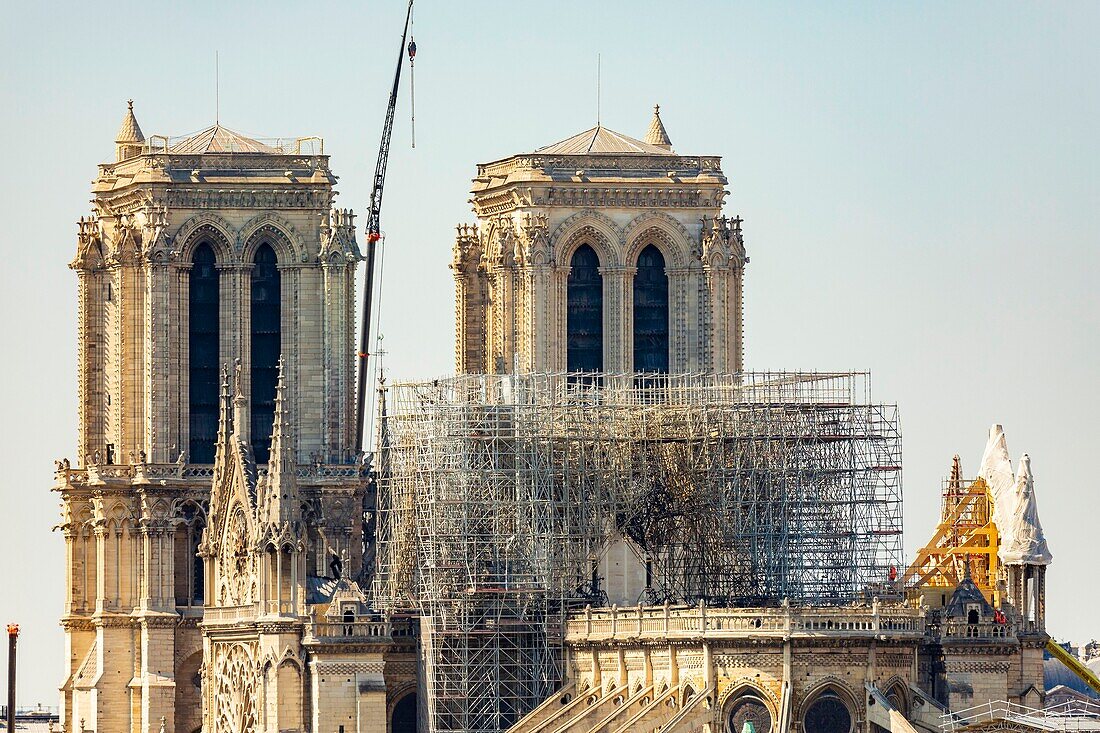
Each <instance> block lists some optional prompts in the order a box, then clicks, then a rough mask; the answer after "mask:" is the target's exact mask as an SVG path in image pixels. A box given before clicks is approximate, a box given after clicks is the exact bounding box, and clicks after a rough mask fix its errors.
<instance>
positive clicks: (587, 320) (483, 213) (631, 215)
mask: <svg viewBox="0 0 1100 733" xmlns="http://www.w3.org/2000/svg"><path fill="white" fill-rule="evenodd" d="M726 183H727V181H726V177H725V175H724V174H723V173H722V169H721V159H720V158H719V157H717V156H699V155H679V154H677V153H675V152H674V151H673V150H672V142H671V140H670V139H669V136H668V133H667V131H666V130H665V127H664V124H663V123H662V121H661V117H660V110H659V108H656V109H655V110H654V113H653V119H652V121H651V123H650V126H649V131H648V133H647V135H646V139H645V140H644V141H642V140H636V139H634V138H631V137H628V136H626V135H623V134H621V133H618V132H614V131H612V130H609V129H607V128H605V127H602V126H596V127H594V128H592V129H590V130H586V131H584V132H581V133H579V134H577V135H574V136H572V137H570V138H567V139H565V140H562V141H561V142H558V143H555V144H553V145H549V146H546V147H543V148H540V149H538V150H536V151H535V152H533V153H524V154H520V155H513V156H511V157H509V158H505V159H503V160H499V161H496V162H493V163H485V164H482V165H479V166H478V171H477V178H476V179H474V187H473V199H472V202H473V205H474V212H475V214H476V215H477V220H478V221H477V224H476V225H474V226H467V225H461V226H459V227H458V237H457V241H456V243H455V246H454V258H453V261H452V264H451V268H452V270H453V272H454V277H455V297H456V314H455V315H456V326H457V328H456V343H455V361H456V368H457V370H458V371H459V372H467V373H482V372H495V373H499V372H513V371H515V372H547V371H571V372H572V371H598V372H619V373H621V372H691V371H714V372H739V371H741V369H742V282H743V277H744V268H745V264H746V263H747V262H748V258H747V257H746V256H745V249H744V242H743V239H742V236H741V220H740V219H737V218H735V219H732V220H731V219H727V218H725V217H724V216H722V204H723V201H724V200H725V197H726V195H727V193H728V191H726V189H725V186H726Z"/></svg>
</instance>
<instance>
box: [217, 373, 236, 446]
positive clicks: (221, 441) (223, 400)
mask: <svg viewBox="0 0 1100 733" xmlns="http://www.w3.org/2000/svg"><path fill="white" fill-rule="evenodd" d="M232 434H233V397H232V395H231V393H230V391H229V366H228V365H225V364H223V365H222V386H221V394H220V397H219V399H218V444H217V446H216V448H215V449H216V457H217V458H222V454H223V453H225V451H227V450H228V448H229V436H231V435H232ZM226 457H228V456H226ZM217 462H218V461H215V463H217Z"/></svg>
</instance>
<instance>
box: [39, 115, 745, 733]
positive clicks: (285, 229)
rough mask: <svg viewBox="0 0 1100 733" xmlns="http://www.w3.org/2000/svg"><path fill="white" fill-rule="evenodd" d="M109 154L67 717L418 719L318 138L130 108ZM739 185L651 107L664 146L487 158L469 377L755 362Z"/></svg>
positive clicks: (165, 721)
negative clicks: (389, 593)
mask: <svg viewBox="0 0 1100 733" xmlns="http://www.w3.org/2000/svg"><path fill="white" fill-rule="evenodd" d="M115 157H116V160H115V161H114V162H111V163H105V164H102V165H100V166H99V171H98V175H97V177H96V179H95V181H94V184H93V200H92V206H93V210H92V213H91V216H90V217H87V218H84V219H81V221H80V222H79V225H78V243H77V251H76V257H75V259H74V260H73V261H72V264H71V267H72V269H73V270H75V272H76V275H77V286H78V293H79V296H78V302H79V333H78V380H79V404H78V409H79V421H78V422H79V436H78V445H77V456H76V460H75V461H70V460H68V459H66V460H63V461H58V464H57V473H56V477H55V490H56V491H58V492H59V493H60V495H61V498H62V507H63V521H62V524H61V528H62V530H63V532H64V536H65V542H66V553H67V555H66V565H67V582H66V590H67V595H66V601H65V613H64V616H63V618H62V624H63V626H64V628H65V631H66V641H67V644H66V655H67V662H68V663H67V671H66V678H65V680H64V683H63V685H62V705H63V708H62V720H63V723H64V726H65V730H66V731H70V732H76V731H78V732H79V733H86V732H89V731H94V732H96V733H113V732H115V731H141V732H142V733H155V732H156V731H160V730H163V731H165V733H194V732H195V731H198V730H200V729H202V730H206V731H208V732H211V731H212V732H214V733H217V732H218V731H223V730H224V731H229V730H232V731H234V733H246V732H247V733H252V732H253V731H271V732H273V733H274V732H275V731H287V730H297V731H304V730H315V731H319V730H321V729H322V728H323V729H324V730H333V731H335V730H337V729H340V730H344V729H345V726H352V722H349V721H352V719H353V718H355V717H356V716H360V717H364V719H369V721H370V723H371V725H373V726H377V724H378V723H379V721H382V720H386V721H387V722H386V726H387V729H389V730H391V731H394V733H397V731H399V730H406V729H409V728H408V727H407V725H408V720H409V717H408V716H409V713H408V711H409V710H410V709H411V710H415V696H414V691H415V689H416V665H415V661H414V659H415V656H414V653H413V650H414V647H408V649H405V648H404V647H400V644H399V643H398V641H395V640H394V639H392V638H390V637H385V638H375V637H372V638H370V639H359V640H358V641H356V639H357V637H356V634H358V633H360V632H362V633H367V632H366V631H363V629H367V630H372V629H375V627H374V626H370V625H366V626H358V625H356V624H357V623H358V622H357V621H355V619H358V618H360V617H359V616H358V615H357V614H360V613H371V602H370V597H369V588H370V585H369V582H370V577H371V567H372V560H371V558H372V555H373V548H372V533H373V531H374V530H373V506H372V498H371V488H370V487H371V481H370V476H369V475H368V472H367V468H366V465H367V463H366V462H365V461H364V460H363V458H362V456H361V455H360V446H358V445H356V444H355V435H356V430H355V427H356V426H355V424H354V421H355V415H356V409H355V408H356V405H355V394H354V385H355V381H356V380H355V377H356V372H355V370H356V367H357V363H358V361H359V359H358V357H357V353H356V301H357V298H356V287H355V275H356V267H357V264H358V262H359V261H360V259H361V255H360V251H359V249H358V247H357V244H356V239H355V231H354V226H355V225H354V217H353V215H352V214H351V213H350V212H348V211H347V210H340V209H335V208H333V204H334V198H335V195H336V192H335V190H334V184H335V182H336V176H335V175H333V173H332V171H331V170H330V168H329V160H328V156H326V155H325V154H324V149H323V142H322V141H321V140H319V139H317V138H299V139H290V140H256V139H252V138H248V137H245V136H243V135H240V134H238V133H235V132H233V131H231V130H228V129H226V128H224V127H221V126H220V125H214V126H212V127H210V128H208V129H206V130H203V131H201V132H199V133H196V134H194V135H191V136H188V137H185V138H181V139H169V138H165V137H160V136H152V137H150V138H148V139H147V138H146V137H145V136H144V134H143V133H142V131H141V128H140V126H139V125H138V122H137V119H136V118H135V116H134V113H133V108H132V105H131V108H130V109H129V110H128V112H127V113H126V115H125V117H124V119H123V124H122V127H121V129H120V130H119V133H118V136H117V139H116V156H115ZM726 183H727V181H726V178H725V176H724V175H723V173H722V171H721V168H720V159H719V158H717V157H707V156H685V155H679V154H677V153H675V152H673V150H672V145H671V142H670V140H669V138H668V135H667V134H666V132H665V128H664V126H663V124H662V123H661V119H660V116H659V114H658V112H657V111H656V110H655V112H654V116H653V120H652V122H651V125H650V128H649V132H648V134H647V135H646V139H645V140H644V141H642V140H637V139H634V138H631V137H627V136H625V135H622V134H619V133H616V132H613V131H611V130H608V129H606V128H604V127H601V126H597V127H596V128H593V129H591V130H587V131H585V132H582V133H580V134H578V135H575V136H573V137H571V138H568V139H566V140H563V141H561V142H559V143H557V144H554V145H550V146H548V147H544V148H541V149H538V150H536V151H535V152H533V153H529V154H524V155H516V156H512V157H510V158H506V159H503V160H500V161H497V162H493V163H488V164H484V165H480V166H478V172H477V178H476V179H475V181H474V190H473V196H474V197H473V204H474V209H475V212H476V215H477V218H478V224H477V225H476V226H461V227H459V231H458V238H457V242H456V244H455V246H454V253H453V260H452V263H451V267H452V269H453V272H454V277H455V283H456V314H455V315H456V321H457V323H456V334H457V338H456V366H457V369H458V370H459V371H462V372H509V371H521V372H530V371H540V372H549V371H566V370H568V371H574V372H648V373H660V372H691V371H714V372H735V371H740V370H741V368H742V346H741V330H742V304H741V303H742V277H743V272H744V266H745V263H746V262H747V258H746V257H745V251H744V247H743V242H742V238H741V229H740V220H739V219H734V220H729V219H726V218H724V217H723V216H722V205H723V200H724V198H725V196H726V195H727V193H728V192H727V191H726V190H725V186H726ZM227 365H233V367H232V373H233V378H232V380H230V379H228V377H227V376H225V372H224V370H225V369H226V366H227ZM230 393H231V394H232V400H230V398H229V397H228V395H229V394H230ZM230 401H231V402H232V405H231V408H232V409H230ZM273 441H274V445H273ZM273 451H274V453H273ZM276 454H277V455H276ZM212 497H213V500H212ZM272 507H276V508H277V509H278V511H276V510H275V509H273V508H272ZM276 515H278V516H276ZM284 515H285V516H284ZM273 517H274V518H273ZM276 519H277V520H278V521H276ZM268 525H270V527H269V526H268ZM265 527H267V529H264V528H265ZM272 537H275V538H276V539H277V540H278V541H277V542H276V541H275V540H272V539H271V538H272ZM284 540H285V541H284ZM231 591H232V592H231ZM242 599H243V600H242ZM333 614H337V615H339V616H340V619H341V623H339V624H334V623H332V617H333ZM349 619H351V621H349ZM379 628H382V627H379ZM389 629H390V627H389V626H385V627H384V628H383V632H384V634H389V633H390V630H389ZM370 633H371V634H373V633H374V632H373V631H370ZM349 641H355V642H356V643H354V644H351V643H349ZM406 641H407V640H406ZM372 645H373V646H372ZM406 646H407V644H406ZM398 647H400V648H398ZM394 649H397V651H394ZM387 650H388V651H387ZM406 652H407V654H406ZM387 655H389V656H387ZM402 655H406V656H402ZM353 679H354V680H357V681H358V682H357V685H358V686H357V687H356V688H355V689H356V690H357V691H350V692H346V693H345V691H344V688H343V687H338V685H343V684H344V683H345V681H348V682H349V684H350V681H351V680H353ZM326 700H327V701H328V702H325V703H324V704H322V701H326ZM349 705H350V706H351V707H350V708H348V710H347V711H344V709H343V707H341V706H345V707H346V706H349ZM345 713H346V715H345ZM325 716H328V717H325ZM334 716H335V717H334ZM341 716H343V717H341ZM402 716H403V717H402ZM330 718H331V719H330ZM401 721H405V722H403V723H402V722H401ZM356 725H358V723H356ZM403 725H404V726H406V727H405V728H402V726H403ZM414 727H415V726H414ZM357 729H359V728H356V727H347V728H346V730H348V731H350V730H357ZM371 729H376V728H371Z"/></svg>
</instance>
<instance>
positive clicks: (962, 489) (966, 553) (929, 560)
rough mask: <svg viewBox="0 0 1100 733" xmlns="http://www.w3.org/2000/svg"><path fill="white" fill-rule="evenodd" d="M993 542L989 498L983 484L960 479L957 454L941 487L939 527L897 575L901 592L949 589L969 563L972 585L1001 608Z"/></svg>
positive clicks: (988, 491)
mask: <svg viewBox="0 0 1100 733" xmlns="http://www.w3.org/2000/svg"><path fill="white" fill-rule="evenodd" d="M997 543H998V534H997V525H996V524H995V523H994V522H993V493H992V492H991V491H990V489H989V485H988V484H987V483H986V482H985V479H982V478H976V479H974V480H972V481H971V480H965V479H963V477H962V468H961V466H960V463H959V457H958V455H956V456H955V458H954V460H953V461H952V463H951V477H950V478H949V479H948V480H947V482H946V484H945V485H944V492H943V505H942V510H941V515H940V524H939V527H937V528H936V533H935V534H934V535H932V539H931V540H929V541H928V544H926V545H925V546H924V547H923V548H921V550H920V551H919V552H918V553H917V556H916V559H914V560H913V562H912V564H911V565H909V567H908V568H907V569H906V571H905V573H904V574H903V575H902V577H901V583H902V587H904V588H914V589H927V588H943V589H951V588H954V587H955V586H957V585H958V584H959V581H960V580H962V577H963V572H964V569H965V567H966V565H967V564H968V563H969V565H970V572H971V575H972V577H973V579H974V582H975V584H977V586H978V587H979V588H980V589H981V591H982V593H984V594H985V596H986V598H988V599H989V601H990V603H992V604H993V605H994V606H996V607H1000V598H999V594H998V592H997V575H998V572H999V570H1000V567H999V561H998V559H997Z"/></svg>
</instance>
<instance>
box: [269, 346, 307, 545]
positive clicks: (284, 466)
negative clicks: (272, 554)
mask: <svg viewBox="0 0 1100 733" xmlns="http://www.w3.org/2000/svg"><path fill="white" fill-rule="evenodd" d="M260 511H261V516H260V523H261V525H266V526H267V527H268V528H270V529H274V530H276V531H277V530H278V529H280V528H283V527H285V526H287V525H289V526H290V527H291V528H292V529H293V530H296V529H297V525H298V523H299V521H300V516H299V515H300V513H301V500H300V498H299V496H298V477H297V461H296V460H295V458H294V445H293V440H291V436H290V417H289V416H288V415H287V410H286V380H285V379H284V377H283V360H282V359H281V358H280V359H279V376H278V381H277V382H276V385H275V422H274V423H273V424H272V426H271V457H270V458H269V459H268V464H267V484H266V490H265V491H264V496H263V499H262V503H261V510H260Z"/></svg>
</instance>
